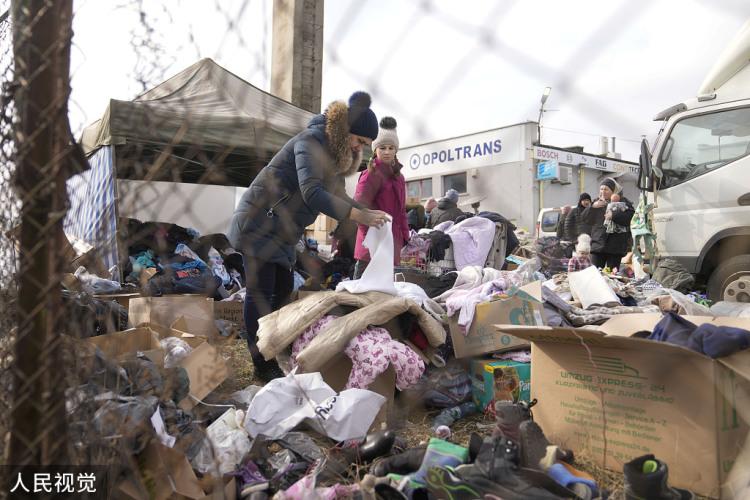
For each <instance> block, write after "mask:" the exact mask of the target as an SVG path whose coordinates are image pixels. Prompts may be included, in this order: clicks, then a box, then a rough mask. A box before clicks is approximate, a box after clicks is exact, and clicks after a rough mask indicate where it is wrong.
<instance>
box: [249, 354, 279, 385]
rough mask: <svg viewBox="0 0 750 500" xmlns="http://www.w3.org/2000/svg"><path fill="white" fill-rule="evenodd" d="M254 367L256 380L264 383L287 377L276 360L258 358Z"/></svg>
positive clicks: (254, 360)
mask: <svg viewBox="0 0 750 500" xmlns="http://www.w3.org/2000/svg"><path fill="white" fill-rule="evenodd" d="M253 367H254V369H255V370H254V372H255V378H257V379H260V380H262V381H263V382H270V381H271V380H274V379H277V378H283V377H285V376H286V375H284V372H283V371H282V370H281V368H280V367H279V364H278V363H277V362H276V360H275V359H272V360H270V361H266V360H265V359H263V357H262V356H258V357H257V359H253Z"/></svg>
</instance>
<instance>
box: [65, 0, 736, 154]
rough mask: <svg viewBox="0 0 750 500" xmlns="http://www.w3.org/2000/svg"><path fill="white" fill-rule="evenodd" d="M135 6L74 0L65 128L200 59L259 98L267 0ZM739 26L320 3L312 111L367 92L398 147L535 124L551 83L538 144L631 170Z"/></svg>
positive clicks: (691, 8)
mask: <svg viewBox="0 0 750 500" xmlns="http://www.w3.org/2000/svg"><path fill="white" fill-rule="evenodd" d="M143 3H144V5H145V11H144V13H143V17H141V12H140V11H139V3H138V2H137V1H120V2H108V1H103V0H96V1H95V0H78V1H76V3H75V10H76V17H75V19H74V30H75V36H74V43H75V47H74V50H73V72H74V77H73V104H72V106H71V120H72V123H73V126H74V128H75V129H78V130H80V128H81V127H82V126H83V125H84V124H87V123H89V122H91V121H93V120H95V119H97V118H98V117H99V116H100V115H101V114H102V112H103V111H104V109H105V107H106V105H107V102H108V99H109V98H117V99H132V98H133V97H134V96H135V95H137V94H138V93H139V92H141V91H142V90H143V88H144V85H145V86H146V87H150V86H151V85H152V84H156V83H158V82H160V81H162V80H163V79H165V78H168V77H169V76H172V75H173V74H175V73H177V72H179V71H180V70H181V69H183V68H184V67H186V66H188V65H190V64H192V63H194V62H195V61H196V60H198V59H200V58H202V57H211V58H213V59H214V60H216V61H217V62H218V63H219V64H221V65H222V66H224V67H226V68H227V69H229V70H230V71H232V72H234V73H236V74H238V75H239V76H241V77H243V78H245V79H247V80H248V81H250V82H251V83H252V84H254V85H256V86H258V87H260V88H262V89H264V90H268V89H269V82H268V79H269V74H270V58H271V52H270V49H271V22H272V19H271V15H272V10H273V7H272V1H271V0H251V1H243V0H222V1H220V2H219V1H214V2H208V1H205V0H178V1H164V2H160V1H156V0H148V1H146V2H143ZM748 18H750V1H746V0H703V1H697V0H658V1H657V0H651V1H649V0H624V1H619V0H605V1H602V0H575V1H566V2H562V1H559V0H519V1H511V0H471V1H466V0H442V1H416V0H414V1H404V0H377V1H375V0H368V1H361V0H360V1H357V0H326V2H325V29H324V40H325V53H324V54H325V56H324V63H323V102H324V103H328V102H330V101H331V100H334V99H346V98H347V97H348V96H349V94H351V92H352V91H353V90H357V89H363V90H367V91H370V92H371V93H372V95H373V101H374V102H373V108H374V110H375V112H376V113H377V114H378V116H381V115H384V114H391V115H393V116H395V117H396V118H397V120H398V122H399V129H398V130H399V137H400V141H401V144H402V146H405V145H410V144H417V143H421V142H427V141H432V140H438V139H443V138H448V137H453V136H456V135H462V134H469V133H472V132H477V131H482V130H486V129H490V128H495V127H501V126H504V125H511V124H514V123H518V122H522V121H526V120H536V119H537V115H538V111H539V99H540V97H541V94H542V91H543V89H544V87H546V86H551V87H552V93H551V95H550V98H549V100H548V101H547V105H546V106H547V108H548V109H550V110H551V111H549V112H548V113H545V116H544V118H543V122H542V123H543V125H544V130H543V132H542V135H543V136H542V139H543V142H545V143H547V144H554V145H557V146H572V145H583V146H585V147H586V150H587V151H588V152H592V153H598V152H599V136H602V135H604V136H608V137H611V136H616V137H617V150H618V151H620V152H622V153H623V156H624V158H625V159H631V160H636V159H637V150H638V141H639V139H640V136H641V135H642V134H646V135H647V136H649V137H653V134H654V133H655V131H656V126H655V124H654V123H653V122H652V121H651V119H652V118H653V116H654V115H655V114H656V113H657V112H658V111H661V110H662V109H663V108H666V107H668V106H671V105H673V104H676V103H677V102H680V101H682V100H684V99H686V98H688V97H690V96H693V95H694V94H695V93H696V91H697V90H698V87H699V85H700V84H701V82H702V80H703V78H704V76H705V75H706V73H707V72H708V71H709V69H710V67H711V65H712V63H713V61H715V60H716V59H717V57H718V55H719V53H720V52H721V50H722V49H723V48H724V46H725V45H726V44H727V43H728V42H729V40H730V39H731V38H732V37H733V36H734V34H735V33H736V32H737V30H738V29H739V28H740V26H741V25H742V24H743V23H744V22H745V20H746V19H748ZM140 19H145V20H146V23H145V24H144V23H143V22H140ZM150 28H151V29H152V30H150ZM139 78H140V80H145V81H139ZM552 110H554V111H552ZM568 131H571V132H568Z"/></svg>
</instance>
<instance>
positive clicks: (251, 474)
mask: <svg viewBox="0 0 750 500" xmlns="http://www.w3.org/2000/svg"><path fill="white" fill-rule="evenodd" d="M234 476H236V477H237V478H239V483H240V496H241V497H242V498H249V497H250V495H252V494H253V493H256V492H259V491H265V490H267V489H268V479H266V478H265V477H264V476H263V474H262V473H261V472H260V469H258V466H257V465H256V464H255V462H253V461H252V460H248V461H247V463H245V465H243V466H242V468H241V469H239V470H238V471H236V472H234Z"/></svg>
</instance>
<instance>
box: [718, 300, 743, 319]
mask: <svg viewBox="0 0 750 500" xmlns="http://www.w3.org/2000/svg"><path fill="white" fill-rule="evenodd" d="M711 315H713V316H730V317H734V318H750V303H747V302H724V301H721V302H717V303H716V304H714V305H712V306H711Z"/></svg>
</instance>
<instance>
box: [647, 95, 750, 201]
mask: <svg viewBox="0 0 750 500" xmlns="http://www.w3.org/2000/svg"><path fill="white" fill-rule="evenodd" d="M748 153H750V108H739V109H728V110H724V111H718V112H715V113H707V114H703V115H698V116H692V117H690V118H685V119H684V120H680V121H679V122H677V123H676V124H675V126H674V127H673V128H672V132H671V134H670V136H669V138H668V139H667V140H666V141H665V142H664V147H663V148H662V152H661V156H660V158H659V159H658V165H659V166H661V169H662V171H663V172H664V179H663V181H662V186H661V187H662V188H668V187H671V186H674V185H676V184H680V183H681V182H684V181H686V180H688V179H692V178H694V177H698V176H699V175H702V174H704V173H706V172H710V171H711V170H715V169H717V168H720V167H722V166H724V165H726V164H727V163H731V162H733V161H735V160H737V159H738V158H741V157H743V156H746V155H747V154H748Z"/></svg>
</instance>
